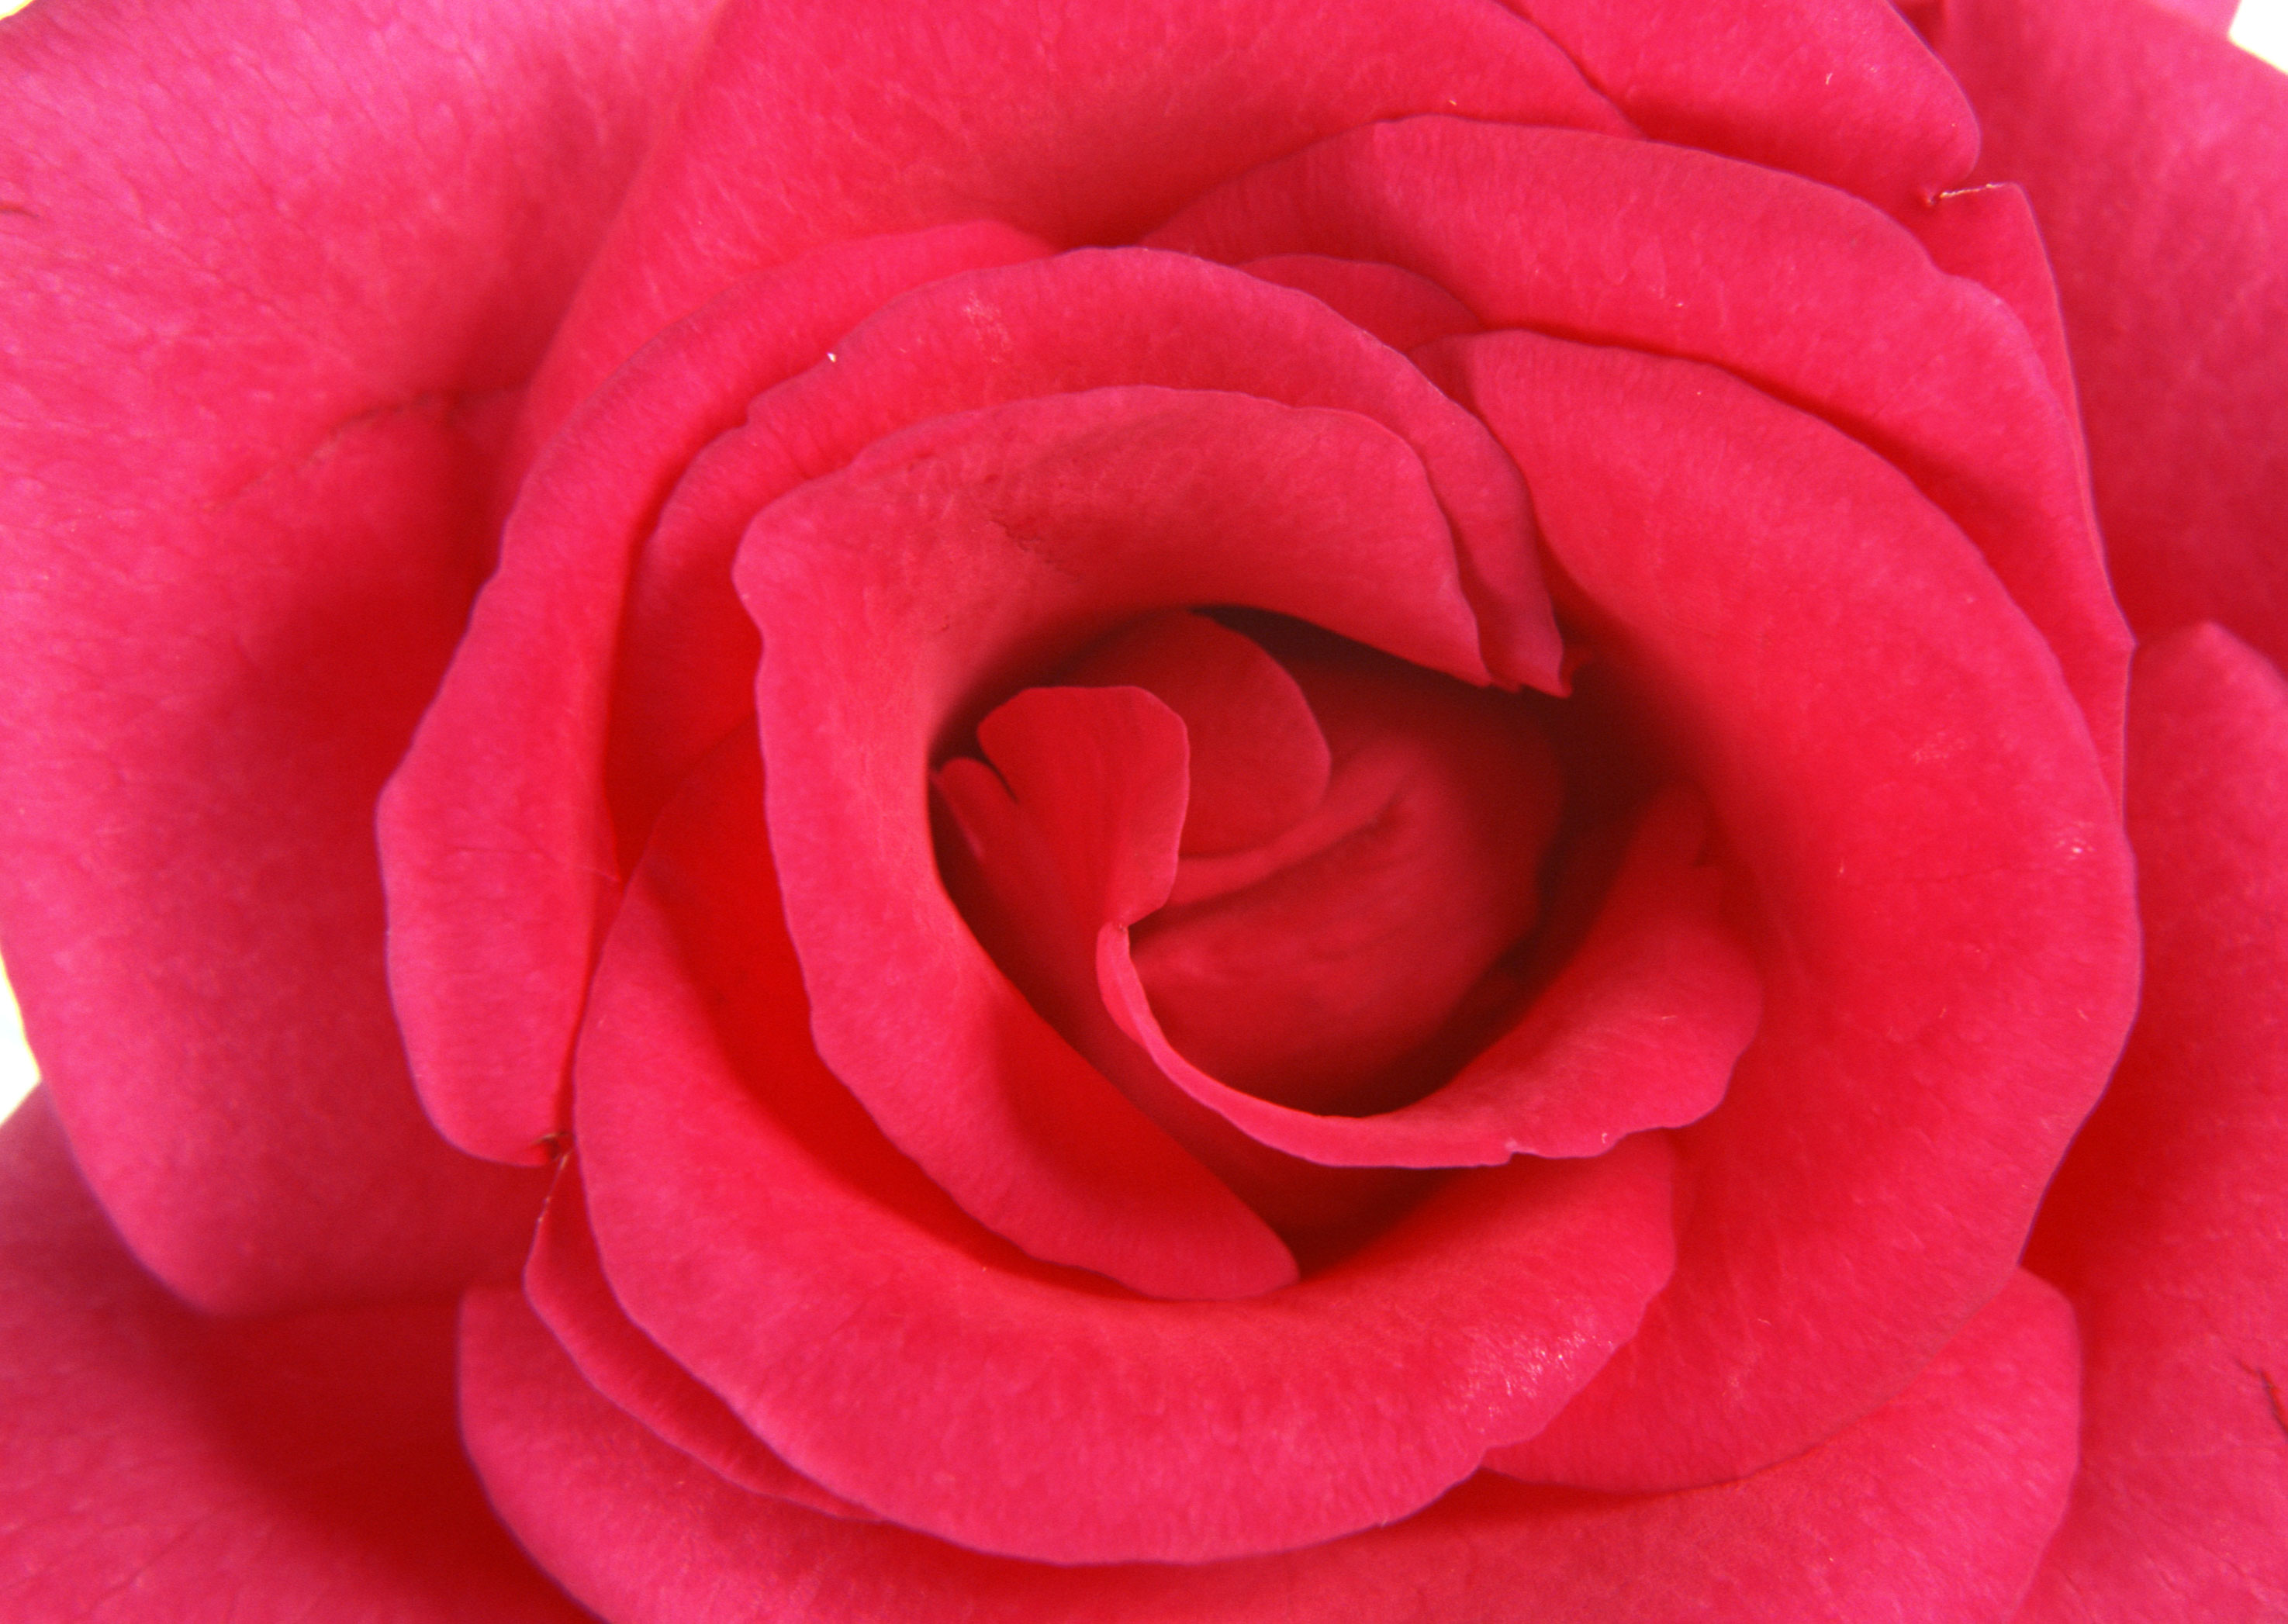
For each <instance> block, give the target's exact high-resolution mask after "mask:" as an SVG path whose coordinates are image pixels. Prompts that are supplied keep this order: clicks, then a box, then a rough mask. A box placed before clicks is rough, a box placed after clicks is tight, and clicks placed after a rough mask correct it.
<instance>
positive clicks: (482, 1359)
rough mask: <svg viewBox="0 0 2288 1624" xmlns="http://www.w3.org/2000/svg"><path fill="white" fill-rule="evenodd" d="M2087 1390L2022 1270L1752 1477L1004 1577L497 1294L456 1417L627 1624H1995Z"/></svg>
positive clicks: (1510, 1498)
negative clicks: (1198, 1558) (1829, 1434)
mask: <svg viewBox="0 0 2288 1624" xmlns="http://www.w3.org/2000/svg"><path fill="white" fill-rule="evenodd" d="M2074 1374H2075V1369H2074V1345H2073V1326H2072V1320H2071V1317H2070V1314H2069V1313H2068V1312H2067V1311H2065V1308H2064V1306H2063V1305H2062V1303H2059V1302H2058V1300H2057V1298H2056V1296H2055V1295H2054V1294H2053V1293H2051V1292H2050V1291H2048V1290H2047V1289H2046V1287H2043V1286H2041V1285H2040V1284H2039V1283H2038V1282H2037V1281H2034V1280H2032V1279H2030V1277H2027V1276H2024V1275H2021V1276H2018V1277H2016V1279H2014V1282H2013V1283H2012V1285H2011V1286H2010V1287H2007V1288H2006V1290H2005V1291H2004V1293H2003V1295H2001V1296H2000V1297H1998V1298H1997V1299H1996V1300H1995V1301H1994V1302H1993V1303H1990V1305H1988V1307H1987V1308H1986V1309H1985V1310H1984V1311H1982V1313H1980V1314H1979V1316H1978V1317H1977V1318H1976V1319H1973V1320H1972V1321H1971V1322H1970V1323H1969V1324H1968V1325H1967V1326H1966V1327H1964V1328H1963V1329H1962V1331H1961V1332H1960V1334H1959V1335H1958V1336H1957V1337H1956V1338H1955V1340H1954V1342H1953V1343H1951V1344H1950V1346H1949V1347H1948V1348H1947V1349H1946V1350H1945V1351H1943V1352H1942V1354H1941V1355H1940V1356H1939V1358H1938V1359H1935V1360H1934V1361H1933V1363H1932V1364H1931V1365H1930V1367H1928V1368H1927V1369H1926V1370H1925V1371H1924V1372H1923V1373H1922V1374H1921V1375H1920V1376H1919V1377H1918V1378H1917V1380H1916V1381H1915V1383H1914V1384H1913V1385H1912V1386H1911V1387H1910V1388H1908V1389H1907V1390H1905V1391H1904V1392H1903V1393H1901V1394H1900V1395H1899V1396H1898V1397H1897V1398H1895V1399H1893V1400H1892V1401H1891V1402H1890V1403H1889V1404H1888V1405H1887V1406H1884V1407H1883V1408H1882V1409H1880V1410H1878V1411H1877V1412H1876V1413H1875V1414H1872V1415H1870V1416H1868V1417H1867V1418H1866V1419H1865V1420H1863V1421H1862V1422H1859V1423H1858V1424H1857V1425H1856V1426H1855V1427H1853V1428H1851V1429H1850V1430H1847V1431H1846V1432H1844V1433H1842V1434H1841V1435H1839V1436H1838V1437H1836V1438H1831V1439H1830V1440H1829V1441H1827V1442H1826V1443H1824V1444H1823V1445H1821V1446H1819V1447H1818V1448H1816V1449H1815V1450H1813V1451H1812V1452H1810V1453H1809V1454H1805V1455H1802V1456H1800V1457H1799V1458H1798V1459H1796V1460H1793V1461H1790V1462H1787V1463H1786V1464H1784V1465H1782V1466H1776V1467H1773V1468H1771V1469H1769V1470H1767V1471H1763V1472H1760V1473H1758V1474H1757V1475H1756V1476H1755V1477H1749V1478H1747V1479H1745V1480H1744V1481H1742V1482H1738V1483H1731V1484H1726V1485H1721V1486H1720V1487H1717V1488H1712V1489H1703V1490H1697V1491H1695V1492H1692V1493H1683V1494H1672V1495H1664V1496H1659V1497H1656V1498H1650V1499H1641V1500H1637V1499H1630V1500H1607V1499H1604V1498H1602V1497H1601V1496H1594V1495H1577V1494H1570V1493H1565V1492H1563V1491H1556V1490H1547V1489H1532V1488H1528V1487H1526V1486H1524V1485H1519V1484H1511V1483H1506V1482H1505V1481H1504V1480H1502V1479H1501V1478H1498V1477H1493V1476H1491V1475H1484V1476H1481V1477H1478V1478H1476V1479H1474V1481H1472V1482H1471V1483H1469V1484H1467V1485H1465V1486H1463V1487H1462V1488H1460V1489H1458V1490H1457V1491H1456V1492H1455V1493H1452V1494H1450V1495H1449V1496H1447V1497H1446V1498H1445V1499H1444V1500H1442V1501H1439V1502H1438V1504H1436V1505H1435V1506H1434V1507H1432V1508H1431V1509H1429V1510H1427V1511H1425V1512H1424V1513H1422V1514H1421V1515H1420V1516H1418V1517H1413V1518H1411V1519H1410V1520H1409V1521H1406V1522H1403V1523H1400V1524H1398V1525H1395V1526H1393V1527H1390V1528H1385V1529H1380V1530H1378V1531H1375V1532H1372V1533H1363V1534H1360V1535H1357V1536H1355V1537H1354V1538H1352V1539H1348V1540H1343V1541H1337V1542H1336V1543H1334V1544H1331V1545H1323V1546H1320V1547H1318V1548H1316V1549H1310V1550H1303V1551H1296V1552H1292V1553H1291V1554H1288V1555H1284V1556H1277V1557H1260V1558H1257V1559H1254V1560H1251V1561H1243V1562H1228V1563H1216V1564H1209V1565H1201V1566H1195V1567H1169V1566H1164V1565H1156V1564H1153V1565H1132V1566H1124V1567H1050V1566H1044V1565H1035V1564H1031V1563H1024V1562H1013V1561H1009V1560H1005V1559H1001V1558H996V1557H984V1556H980V1555H978V1554H976V1553H975V1552H973V1551H967V1550H963V1549H958V1548H957V1547H954V1546H950V1545H945V1544H941V1543H940V1542H938V1541H934V1540H930V1539H927V1538H925V1537H923V1536H921V1535H918V1534H915V1533H909V1532H907V1531H905V1530H903V1529H899V1528H892V1527H886V1526H868V1525H855V1524H851V1523H847V1522H838V1521H835V1520H833V1519H830V1518H828V1517H819V1516H816V1515H814V1514H811V1513H807V1512H804V1511H801V1510H798V1509H795V1508H792V1507H790V1506H787V1505H785V1504H784V1503H783V1502H781V1501H772V1500H767V1499H765V1498H762V1497H759V1496H754V1495H747V1494H742V1493H739V1492H738V1491H737V1490H735V1489H734V1488H732V1487H731V1486H730V1485H727V1484H726V1483H725V1482H723V1481H722V1480H721V1479H720V1478H718V1477H711V1475H709V1474H708V1473H706V1472H703V1471H702V1470H698V1469H696V1468H695V1467H694V1466H692V1465H691V1464H690V1462H688V1461H687V1460H686V1459H685V1458H684V1457H682V1456H680V1455H679V1454H676V1453H675V1452H674V1451H673V1450H671V1449H669V1448H667V1447H666V1446H663V1445H662V1444H660V1443H659V1442H658V1441H657V1440H656V1439H654V1438H650V1437H648V1436H647V1435H646V1434H645V1433H644V1432H643V1431H642V1430H640V1428H638V1427H636V1426H634V1425H633V1424H632V1422H629V1421H628V1420H627V1419H626V1418H625V1417H624V1415H622V1414H620V1413H619V1412H618V1411H616V1410H615V1409H613V1408H612V1407H611V1406H609V1405H608V1404H606V1403H604V1402H603V1401H602V1400H601V1399H600V1398H597V1397H596V1395H595V1394H594V1393H593V1392H592V1391H591V1390H588V1389H587V1388H586V1387H585V1386H584V1385H583V1384H582V1382H580V1380H579V1378H578V1375H577V1374H576V1373H575V1372H574V1371H573V1370H572V1368H571V1367H570V1366H569V1365H568V1363H567V1362H566V1361H565V1360H564V1359H563V1357H562V1355H561V1354H560V1353H559V1352H558V1351H556V1350H555V1348H554V1346H553V1344H552V1343H550V1341H549V1339H548V1335H547V1333H546V1332H545V1330H544V1329H543V1328H542V1327H539V1326H538V1325H537V1324H536V1322H535V1321H534V1320H533V1319H532V1317H531V1315H530V1313H529V1311H527V1310H526V1309H525V1308H524V1307H523V1305H522V1304H520V1303H519V1302H518V1301H517V1300H516V1298H515V1296H514V1295H513V1294H511V1293H508V1292H486V1293H480V1294H476V1295H473V1296H472V1298H471V1299H470V1302H469V1305H468V1312H467V1318H466V1319H465V1322H464V1341H463V1355H462V1402H463V1405H464V1407H465V1414H467V1416H468V1418H469V1428H470V1437H471V1447H472V1449H473V1453H474V1454H475V1455H476V1457H477V1460H478V1462H479V1463H480V1468H481V1470H482V1471H483V1473H484V1475H485V1480H486V1483H487V1485H488V1486H489V1488H490V1489H491V1491H492V1493H493V1497H494V1500H495V1501H496V1502H497V1504H498V1505H499V1506H500V1507H501V1508H502V1509H503V1514H504V1516H505V1517H507V1518H508V1520H509V1522H510V1523H511V1525H512V1526H513V1527H514V1528H515V1529H516V1530H517V1533H518V1534H519V1536H520V1538H522V1539H523V1540H524V1541H526V1542H527V1543H528V1545H529V1546H530V1547H531V1548H532V1549H533V1550H535V1551H536V1552H537V1553H538V1554H539V1556H540V1557H541V1559H542V1560H543V1561H544V1562H545V1563H547V1564H548V1565H549V1567H550V1568H551V1569H552V1571H553V1572H554V1573H557V1574H558V1575H559V1576H560V1578H561V1579H562V1580H564V1582H565V1583H566V1584H567V1585H568V1586H569V1587H570V1588H571V1589H572V1590H573V1592H574V1593H575V1594H576V1595H577V1596H580V1597H581V1598H582V1599H583V1600H584V1601H586V1602H587V1603H588V1604H590V1605H592V1606H593V1607H595V1608H597V1609H598V1610H599V1611H600V1612H604V1613H606V1614H608V1616H610V1617H611V1618H613V1619H615V1620H621V1621H622V1624H753V1621H758V1620H759V1621H761V1624H782V1621H783V1624H796V1621H797V1620H800V1621H801V1624H857V1621H858V1620H878V1619H929V1620H962V1621H963V1624H989V1621H997V1624H1064V1621H1069V1624H1127V1621H1129V1620H1134V1621H1136V1624H1141V1621H1142V1620H1152V1621H1153V1624H1291V1621H1292V1620H1298V1619H1313V1620H1315V1619H1343V1620H1356V1621H1357V1624H1453V1621H1454V1620H1493V1619H1501V1620H1508V1619H1519V1618H1522V1619H1550V1620H1596V1621H1597V1624H1674V1620H1680V1619H1720V1620H1764V1619H1785V1620H1807V1621H1814V1620H1827V1621H1831V1624H1866V1621H1867V1620H1877V1619H1932V1620H1940V1619H1942V1620H1947V1624H1993V1621H1995V1620H2002V1619H2006V1618H2008V1617H2009V1616H2010V1613H2011V1611H2012V1609H2013V1608H2014V1607H2015V1605H2016V1604H2017V1598H2018V1596H2020V1595H2021V1594H2022V1592H2023V1590H2024V1588H2025V1585H2026V1580H2027V1577H2028V1575H2029V1574H2030V1573H2032V1571H2033V1567H2034V1564H2035V1562H2036V1561H2037V1559H2038V1555H2039V1552H2040V1549H2041V1545H2042V1541H2044V1539H2045V1538H2046V1537H2047V1535H2048V1533H2049V1531H2050V1530H2051V1529H2052V1528H2053V1527H2054V1525H2056V1521H2057V1517H2058V1512H2059V1509H2060V1508H2061V1507H2062V1505H2063V1503H2064V1500H2065V1494H2066V1485H2067V1483H2068V1481H2069V1480H2070V1477H2072V1474H2073V1431H2074V1420H2075V1406H2074ZM603 1525H608V1526H609V1527H611V1528H612V1530H613V1531H614V1536H615V1537H614V1538H612V1539H610V1540H608V1541H598V1540H595V1539H593V1538H591V1537H590V1531H591V1530H592V1529H593V1528H596V1527H598V1526H603Z"/></svg>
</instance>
